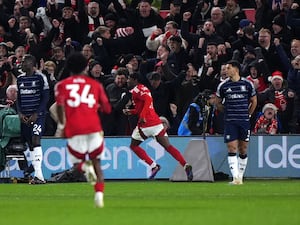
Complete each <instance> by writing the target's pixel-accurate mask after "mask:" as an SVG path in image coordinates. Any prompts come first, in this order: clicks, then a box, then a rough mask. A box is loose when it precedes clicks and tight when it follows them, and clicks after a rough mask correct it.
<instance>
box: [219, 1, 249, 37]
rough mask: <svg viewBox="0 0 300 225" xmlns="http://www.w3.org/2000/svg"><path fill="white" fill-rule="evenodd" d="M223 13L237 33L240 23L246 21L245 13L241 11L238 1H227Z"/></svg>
mask: <svg viewBox="0 0 300 225" xmlns="http://www.w3.org/2000/svg"><path fill="white" fill-rule="evenodd" d="M223 11H224V18H225V20H226V21H228V22H229V23H230V24H231V26H232V29H233V30H234V31H235V32H236V31H237V30H238V29H239V22H240V21H241V20H242V19H246V15H245V12H244V11H243V10H242V9H241V7H240V6H239V4H238V1H237V0H226V6H225V7H224V9H223Z"/></svg>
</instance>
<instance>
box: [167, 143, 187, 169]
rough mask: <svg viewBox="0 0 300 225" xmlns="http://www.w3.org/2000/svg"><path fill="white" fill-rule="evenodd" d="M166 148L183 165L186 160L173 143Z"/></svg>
mask: <svg viewBox="0 0 300 225" xmlns="http://www.w3.org/2000/svg"><path fill="white" fill-rule="evenodd" d="M166 150H167V151H168V152H169V153H170V154H171V155H172V156H173V157H174V158H175V159H176V160H177V161H178V162H179V163H180V165H181V166H185V164H186V161H185V159H184V158H183V156H182V155H181V153H180V152H179V151H178V149H177V148H175V147H174V146H173V145H169V147H167V149H166Z"/></svg>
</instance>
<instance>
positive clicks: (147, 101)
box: [123, 73, 193, 181]
mask: <svg viewBox="0 0 300 225" xmlns="http://www.w3.org/2000/svg"><path fill="white" fill-rule="evenodd" d="M138 76H139V74H138V73H133V74H130V75H129V78H128V81H127V84H128V87H129V89H131V91H130V92H131V94H132V102H133V105H134V109H124V110H123V112H124V114H126V115H132V114H136V115H138V124H137V126H136V128H135V129H134V131H133V133H132V136H131V143H130V148H131V149H132V150H133V151H134V152H135V154H136V155H137V156H138V157H140V158H141V159H142V160H144V161H145V162H146V163H147V164H148V165H149V166H151V170H152V173H151V176H150V177H149V179H153V178H154V177H155V175H156V174H157V172H158V171H159V170H160V165H158V164H156V162H154V161H153V160H152V159H151V158H150V157H149V156H148V155H147V153H146V152H145V150H144V149H142V148H141V147H140V146H139V145H140V144H141V143H142V142H143V141H144V140H146V139H147V138H148V137H154V138H155V139H156V141H157V142H158V143H159V144H160V145H162V146H163V147H164V148H165V150H166V151H167V152H169V153H170V154H171V155H172V156H173V157H174V158H175V159H176V160H177V161H178V162H179V163H180V164H181V165H182V166H183V168H184V169H185V172H186V175H187V180H188V181H192V180H193V172H192V166H191V165H189V164H187V163H186V161H185V159H184V158H183V156H182V155H181V153H180V152H179V151H178V150H177V149H176V148H175V147H174V146H173V145H171V144H170V142H169V138H168V134H167V132H166V129H165V128H164V126H163V124H162V122H161V120H160V118H159V116H158V115H157V113H156V112H155V110H154V107H153V99H152V96H151V92H150V90H149V89H148V88H147V87H145V86H144V85H143V84H140V83H139V82H138Z"/></svg>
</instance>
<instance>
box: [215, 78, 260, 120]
mask: <svg viewBox="0 0 300 225" xmlns="http://www.w3.org/2000/svg"><path fill="white" fill-rule="evenodd" d="M216 95H217V96H218V97H219V98H221V99H223V104H224V118H225V121H226V122H234V121H236V122H241V121H249V110H248V108H249V101H250V98H251V97H253V96H255V95H256V91H255V88H254V86H253V83H252V82H251V81H249V80H247V79H246V78H244V77H241V79H240V80H239V81H236V82H233V81H231V80H230V79H229V78H227V79H226V80H225V81H223V82H222V83H220V84H219V86H218V88H217V93H216Z"/></svg>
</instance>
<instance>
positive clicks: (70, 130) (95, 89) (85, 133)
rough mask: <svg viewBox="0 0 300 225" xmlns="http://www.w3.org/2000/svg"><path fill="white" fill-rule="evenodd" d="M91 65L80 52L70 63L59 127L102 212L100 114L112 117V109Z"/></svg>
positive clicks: (59, 97) (61, 89)
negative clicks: (91, 72)
mask: <svg viewBox="0 0 300 225" xmlns="http://www.w3.org/2000/svg"><path fill="white" fill-rule="evenodd" d="M87 63H88V62H87V60H86V58H85V57H84V56H83V55H82V54H81V53H79V52H77V53H73V54H71V55H70V56H69V57H68V58H67V60H66V67H67V69H68V70H69V71H70V73H71V76H70V77H68V78H66V79H64V80H62V81H60V82H59V83H58V84H57V85H56V86H55V97H56V102H57V115H58V121H59V123H58V127H59V128H60V129H64V134H65V137H66V138H67V147H68V152H69V158H70V160H71V162H72V163H73V164H74V166H75V167H76V168H77V169H78V170H79V171H81V172H84V173H85V175H86V177H87V180H88V181H90V182H91V183H92V184H94V189H95V199H94V200H95V205H96V207H100V208H102V207H104V201H103V192H104V177H103V173H102V170H101V167H100V155H101V153H102V151H103V149H104V137H103V131H102V125H101V121H100V118H99V115H98V110H100V111H102V112H104V113H110V112H111V105H110V103H109V101H108V98H107V96H106V93H105V91H104V88H103V86H102V85H101V84H100V83H99V82H97V81H96V80H94V79H92V78H90V77H88V76H87V75H86V71H85V69H86V68H87ZM87 156H88V158H89V159H90V160H88V161H86V157H87Z"/></svg>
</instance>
